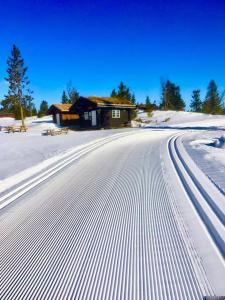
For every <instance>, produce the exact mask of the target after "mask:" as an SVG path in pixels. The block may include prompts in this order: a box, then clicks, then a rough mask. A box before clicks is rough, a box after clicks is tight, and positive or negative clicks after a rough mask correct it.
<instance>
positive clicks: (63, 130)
mask: <svg viewBox="0 0 225 300" xmlns="http://www.w3.org/2000/svg"><path fill="white" fill-rule="evenodd" d="M68 131H69V128H60V129H46V130H45V135H51V136H54V135H61V134H67V133H68Z"/></svg>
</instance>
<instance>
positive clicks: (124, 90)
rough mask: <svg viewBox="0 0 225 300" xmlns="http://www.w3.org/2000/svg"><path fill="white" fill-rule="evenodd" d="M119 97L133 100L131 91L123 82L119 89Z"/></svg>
mask: <svg viewBox="0 0 225 300" xmlns="http://www.w3.org/2000/svg"><path fill="white" fill-rule="evenodd" d="M117 97H118V98H122V99H128V100H131V98H132V95H131V93H130V89H129V88H128V87H126V85H125V84H124V83H123V82H122V81H121V82H120V84H119V87H118V92H117Z"/></svg>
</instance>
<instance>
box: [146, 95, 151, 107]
mask: <svg viewBox="0 0 225 300" xmlns="http://www.w3.org/2000/svg"><path fill="white" fill-rule="evenodd" d="M150 104H151V102H150V98H149V96H147V97H146V99H145V105H146V106H149V105H150Z"/></svg>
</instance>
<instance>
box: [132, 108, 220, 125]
mask: <svg viewBox="0 0 225 300" xmlns="http://www.w3.org/2000/svg"><path fill="white" fill-rule="evenodd" d="M137 120H138V121H141V122H142V123H145V124H146V125H163V126H167V125H179V126H192V125H194V126H214V125H217V124H219V125H222V126H225V116H223V115H208V114H203V113H194V112H186V111H171V110H168V111H160V110H156V111H153V112H152V113H146V112H143V111H139V113H138V115H137Z"/></svg>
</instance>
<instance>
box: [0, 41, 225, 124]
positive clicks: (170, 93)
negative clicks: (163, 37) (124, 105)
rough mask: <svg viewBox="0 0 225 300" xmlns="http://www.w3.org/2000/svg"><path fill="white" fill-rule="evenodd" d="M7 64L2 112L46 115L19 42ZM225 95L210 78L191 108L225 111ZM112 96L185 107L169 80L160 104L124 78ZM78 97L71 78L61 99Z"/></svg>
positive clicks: (67, 100) (168, 107)
mask: <svg viewBox="0 0 225 300" xmlns="http://www.w3.org/2000/svg"><path fill="white" fill-rule="evenodd" d="M7 66H8V67H7V71H6V72H7V77H6V78H5V80H6V81H7V82H8V93H7V95H5V96H4V99H3V100H2V101H0V104H1V108H0V112H6V113H14V115H15V117H16V119H21V120H22V122H23V119H24V117H27V116H33V115H37V114H38V116H43V115H46V113H47V110H48V102H47V101H45V100H43V101H42V102H41V104H40V108H39V110H38V112H37V109H36V107H35V104H34V98H33V91H32V90H31V89H30V80H29V78H28V75H27V70H28V68H27V67H26V66H25V64H24V59H23V58H22V56H21V52H20V50H19V48H18V47H16V45H13V47H12V50H11V53H10V56H9V57H8V59H7ZM224 96H225V92H223V93H222V94H220V93H219V91H218V88H217V85H216V83H215V81H214V80H211V81H210V82H209V85H208V87H207V92H206V96H205V98H204V99H201V95H200V90H199V89H195V90H193V92H192V96H191V102H190V110H191V111H193V112H202V113H208V114H225V106H224V104H223V100H224ZM110 97H117V98H121V99H127V100H129V101H130V102H131V103H132V104H137V105H138V106H139V107H144V108H145V109H146V110H147V111H152V110H156V109H161V110H177V111H180V110H184V109H185V101H184V100H183V98H182V96H181V91H180V87H179V86H178V85H176V84H175V83H173V82H171V81H170V80H166V81H162V82H161V101H160V103H159V105H157V104H156V102H155V101H151V100H150V98H149V96H146V99H145V101H144V103H140V102H139V103H138V102H137V100H136V97H135V94H134V93H133V92H132V91H131V89H130V88H129V87H128V86H127V85H126V84H125V83H124V82H123V81H121V82H120V83H119V85H118V88H117V89H116V88H114V89H113V90H112V91H111V94H110ZM78 98H79V92H78V91H77V89H76V88H74V87H73V85H72V82H69V83H68V84H67V88H66V89H65V90H63V92H62V97H61V103H63V104H65V103H69V104H73V103H75V102H76V101H77V99H78Z"/></svg>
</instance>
